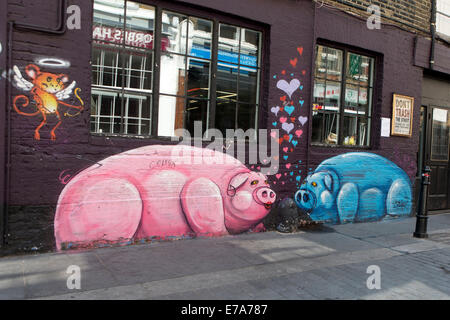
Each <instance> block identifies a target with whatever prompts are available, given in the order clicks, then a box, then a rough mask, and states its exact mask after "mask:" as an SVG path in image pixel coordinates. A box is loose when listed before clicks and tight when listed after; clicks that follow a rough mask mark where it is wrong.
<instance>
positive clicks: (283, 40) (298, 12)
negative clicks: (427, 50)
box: [2, 0, 422, 251]
mask: <svg viewBox="0 0 450 320" xmlns="http://www.w3.org/2000/svg"><path fill="white" fill-rule="evenodd" d="M50 2H52V3H53V2H54V0H51V1H50V0H48V1H45V0H40V1H31V0H9V4H8V15H9V19H10V20H16V21H26V22H28V23H36V24H42V25H46V26H53V25H54V24H56V11H55V10H54V9H50V10H49V9H48V8H49V6H48V4H49V3H50ZM143 2H145V1H143ZM149 3H150V2H149ZM158 3H159V1H158ZM177 3H178V4H180V5H186V6H192V5H195V6H200V7H204V8H206V10H210V11H211V10H212V9H213V10H212V12H213V11H219V12H222V13H225V14H227V15H230V16H235V17H239V19H244V20H245V19H248V20H252V21H256V22H260V23H263V24H265V25H268V26H269V28H270V34H269V35H268V36H269V37H270V44H269V48H268V49H269V52H270V56H269V57H270V59H267V60H266V61H265V67H266V68H268V75H267V79H266V80H267V82H266V84H265V85H266V87H265V88H267V91H268V92H267V93H266V95H267V100H266V101H263V102H262V105H261V108H262V110H263V112H262V113H263V114H265V115H266V117H265V118H264V122H265V123H266V126H267V128H271V123H272V122H273V121H275V120H276V117H275V115H274V114H272V113H271V112H270V108H271V107H273V106H276V105H279V104H280V96H281V95H282V93H281V92H280V90H278V89H277V88H276V83H277V81H278V79H280V78H283V77H284V76H283V75H282V71H283V70H284V71H285V73H286V74H287V75H289V74H290V73H295V75H296V76H297V77H298V78H299V79H300V80H301V83H302V84H303V86H304V88H303V91H302V92H298V93H297V95H296V96H295V99H303V100H304V105H303V106H302V107H298V108H296V110H295V112H294V113H293V114H292V116H295V117H299V116H308V117H309V118H310V116H311V115H310V105H311V77H312V74H311V70H312V63H313V59H314V57H313V54H314V47H315V39H316V38H321V39H324V40H328V41H333V42H337V43H340V44H343V45H350V46H353V47H356V48H360V49H364V50H369V51H371V52H374V53H376V54H377V55H378V56H379V57H380V61H381V63H380V65H379V68H378V70H377V71H378V72H377V74H378V75H379V78H378V79H377V90H378V96H377V99H376V103H375V106H374V121H373V130H372V135H373V137H374V147H373V149H371V150H370V151H371V152H376V153H379V154H381V155H383V156H385V157H387V158H388V159H391V160H393V161H394V162H395V163H397V164H398V165H399V166H400V167H401V168H403V169H404V170H405V171H406V172H407V173H408V175H409V176H410V177H411V179H412V178H413V176H414V175H415V171H416V164H415V159H416V152H417V147H418V121H419V108H418V107H419V106H420V96H421V80H422V69H421V68H418V67H414V66H413V61H412V59H413V43H414V35H413V34H411V33H408V32H406V31H402V30H400V29H398V28H394V27H389V26H383V28H382V29H381V30H375V31H372V30H368V29H367V28H366V25H365V21H362V20H360V19H357V18H355V17H352V16H350V15H348V14H345V13H341V12H337V11H334V10H329V9H327V8H325V7H323V8H320V9H315V7H316V5H315V4H314V3H313V2H311V1H306V0H305V1H291V0H246V1H242V0H228V1H209V0H186V1H180V2H177ZM69 4H78V5H79V6H80V7H81V9H82V29H81V30H69V31H67V33H66V34H64V35H61V36H50V35H47V34H39V33H34V32H28V31H19V30H15V31H14V42H13V64H14V65H17V66H19V67H25V66H26V65H27V64H29V63H30V62H32V61H34V60H35V59H36V58H37V57H42V56H51V57H60V58H62V59H65V60H69V61H70V62H71V66H70V68H68V69H67V70H65V71H64V72H65V73H67V74H68V75H69V78H70V79H71V80H76V81H77V86H78V87H80V88H81V89H82V92H81V97H82V99H83V100H84V101H85V104H86V109H85V111H84V112H83V113H82V114H81V116H78V117H74V118H66V119H65V120H64V122H63V124H62V126H61V127H60V129H59V130H58V138H57V140H56V142H53V141H50V139H49V136H48V134H47V133H44V132H48V131H49V130H44V131H43V134H42V140H41V141H36V140H34V139H33V132H34V129H35V128H36V126H37V125H38V124H39V122H40V119H38V118H36V119H32V118H28V117H22V116H20V115H18V114H14V113H13V115H12V123H11V127H12V136H11V139H12V168H11V179H12V180H11V181H12V184H11V186H10V197H11V205H12V208H11V210H10V217H9V220H10V223H9V237H8V239H9V248H10V249H11V250H14V249H19V248H22V250H25V251H29V250H31V248H33V247H36V248H37V249H38V250H44V249H52V248H54V245H53V238H52V232H53V230H52V224H53V215H54V205H55V204H56V202H57V199H58V196H59V194H60V192H61V191H62V189H63V187H64V185H63V184H62V183H61V182H60V181H59V179H58V177H59V176H60V174H61V172H62V171H64V170H69V171H70V172H71V173H76V172H77V171H79V170H81V169H83V168H86V167H88V166H90V165H91V164H92V162H95V161H99V160H101V159H103V158H105V157H107V156H109V155H113V154H116V153H119V152H121V151H125V150H128V149H133V148H136V147H139V146H143V145H149V144H164V143H166V142H164V141H161V140H158V139H145V140H142V139H140V140H134V139H127V138H111V139H107V138H103V137H92V136H90V134H89V117H90V115H89V107H90V103H89V101H90V83H91V73H90V62H89V60H90V55H91V47H90V46H91V39H90V38H91V30H92V23H91V19H92V8H91V2H90V1H85V0H70V1H69ZM2 27H3V26H2ZM300 46H301V47H303V54H302V56H301V57H299V56H298V51H297V48H298V47H300ZM293 57H299V61H298V63H297V65H296V67H295V68H294V67H292V66H291V65H290V63H289V61H290V59H292V58H293ZM303 70H304V74H302V71H303ZM49 71H52V70H49ZM274 76H276V77H277V78H274ZM288 78H289V77H288V76H286V79H288ZM394 92H395V93H399V94H404V95H411V96H414V97H415V98H416V100H415V107H416V110H415V113H414V130H413V137H412V138H411V139H409V138H399V137H398V138H397V137H391V138H380V137H379V130H380V121H381V120H380V116H383V117H390V116H391V105H392V94H393V93H394ZM17 94H20V91H18V90H17V89H14V90H13V95H17ZM73 102H75V100H73ZM310 123H311V121H308V122H307V124H306V127H305V129H304V133H303V135H302V138H301V139H300V141H299V144H298V145H297V147H296V148H295V151H294V153H292V154H290V156H289V157H290V158H289V159H288V161H287V162H291V163H294V162H298V161H302V163H301V164H300V167H299V169H301V170H302V175H304V174H305V173H306V171H307V169H308V168H312V169H314V167H315V166H316V165H317V164H319V163H320V162H321V161H322V160H324V159H326V158H328V157H330V156H332V155H335V154H339V153H343V152H347V151H349V149H347V150H346V149H341V148H339V149H337V148H318V147H313V148H311V150H310V154H309V155H308V151H307V145H308V136H309V132H308V125H309V124H310ZM282 161H284V160H282ZM285 164H286V162H284V163H282V164H280V169H281V171H280V172H281V173H282V174H283V175H284V173H287V172H288V171H289V170H287V169H286V167H285ZM66 173H67V172H66ZM270 181H271V182H272V183H273V182H274V181H277V179H276V178H275V177H273V176H272V177H271V178H270ZM273 187H274V189H275V190H276V191H277V192H278V194H279V199H282V198H283V197H286V196H290V197H292V196H293V194H294V192H295V191H296V188H297V186H296V182H295V181H293V182H292V181H289V180H288V179H286V181H285V184H281V183H277V184H276V185H273Z"/></svg>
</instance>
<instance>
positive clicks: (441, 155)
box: [431, 108, 450, 161]
mask: <svg viewBox="0 0 450 320" xmlns="http://www.w3.org/2000/svg"><path fill="white" fill-rule="evenodd" d="M449 127H450V114H449V112H448V110H446V109H439V108H434V109H433V124H432V138H431V140H432V141H431V159H432V160H438V161H440V160H442V161H448V143H449Z"/></svg>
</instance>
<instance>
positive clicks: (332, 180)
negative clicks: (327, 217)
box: [323, 171, 339, 192]
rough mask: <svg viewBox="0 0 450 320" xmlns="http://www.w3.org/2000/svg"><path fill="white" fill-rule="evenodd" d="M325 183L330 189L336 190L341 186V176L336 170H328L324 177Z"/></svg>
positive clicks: (331, 190)
mask: <svg viewBox="0 0 450 320" xmlns="http://www.w3.org/2000/svg"><path fill="white" fill-rule="evenodd" d="M323 183H324V184H325V188H327V190H328V191H330V192H334V191H336V190H337V189H338V188H339V177H338V176H337V174H336V173H334V172H331V171H330V172H326V173H325V175H324V177H323Z"/></svg>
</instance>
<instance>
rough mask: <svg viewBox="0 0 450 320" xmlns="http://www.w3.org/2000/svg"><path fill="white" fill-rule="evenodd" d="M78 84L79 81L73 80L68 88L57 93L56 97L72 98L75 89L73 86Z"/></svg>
mask: <svg viewBox="0 0 450 320" xmlns="http://www.w3.org/2000/svg"><path fill="white" fill-rule="evenodd" d="M76 85H77V82H76V81H73V82H72V83H71V84H70V85H69V86H67V88H65V89H63V90H61V91H58V92H57V93H55V96H56V98H57V99H58V100H64V99H68V98H70V95H71V94H72V90H73V88H75V86H76Z"/></svg>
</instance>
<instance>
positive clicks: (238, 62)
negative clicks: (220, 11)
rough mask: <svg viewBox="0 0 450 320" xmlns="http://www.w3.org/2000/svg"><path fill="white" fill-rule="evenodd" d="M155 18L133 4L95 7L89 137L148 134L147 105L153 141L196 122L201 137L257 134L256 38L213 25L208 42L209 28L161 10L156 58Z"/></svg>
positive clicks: (113, 0)
mask: <svg viewBox="0 0 450 320" xmlns="http://www.w3.org/2000/svg"><path fill="white" fill-rule="evenodd" d="M125 6H126V8H125ZM155 13H156V11H155V8H154V7H153V6H149V5H145V4H142V3H139V2H134V1H126V0H94V12H93V47H92V104H91V120H92V121H91V130H92V132H96V133H111V134H129V135H150V134H152V128H151V124H152V106H153V101H154V100H156V101H157V102H158V119H155V122H157V124H158V126H157V128H158V129H157V130H156V129H154V130H153V133H156V134H157V135H159V136H174V135H175V131H176V129H179V128H185V129H188V130H189V131H191V130H193V125H194V122H195V121H202V123H203V130H206V129H207V128H209V127H210V125H213V124H214V123H215V124H214V125H215V127H217V128H219V129H221V130H222V131H223V133H225V130H226V129H237V128H241V129H244V130H246V129H248V128H256V125H257V121H256V120H257V110H258V107H259V103H260V102H259V95H260V92H259V83H260V77H261V62H260V60H261V45H262V33H261V32H259V31H256V30H251V29H247V28H242V27H239V26H233V25H229V24H223V23H217V22H215V23H216V24H217V32H218V34H217V35H216V36H215V37H213V29H214V30H216V28H213V25H214V23H213V21H212V20H208V19H203V18H199V17H194V16H189V15H186V14H183V13H179V12H172V11H167V10H162V12H161V26H160V28H157V29H158V30H159V29H161V34H159V35H157V36H156V38H157V39H159V41H160V48H161V51H160V52H158V53H157V54H156V55H155V52H154V47H155V46H154V41H155V34H154V32H155V18H156V17H155ZM213 39H214V40H215V41H217V43H216V46H213ZM213 48H217V51H216V52H213ZM155 56H157V57H158V60H159V61H155ZM213 57H214V58H217V60H218V63H217V66H213V65H212V61H213ZM214 60H215V59H214ZM157 65H158V69H159V73H160V75H159V79H158V80H159V81H158V83H159V87H158V88H157V93H158V95H157V96H154V92H153V86H154V84H155V81H154V79H153V75H154V66H157ZM216 69H217V73H216V74H215V79H214V81H212V70H216ZM212 84H215V85H216V87H215V88H214V89H215V90H211V89H212V88H211V86H212ZM212 94H214V96H211V95H212ZM212 107H215V109H216V112H215V118H214V119H211V118H210V117H211V115H212V114H213V113H211V108H212ZM191 133H192V134H193V132H191Z"/></svg>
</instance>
